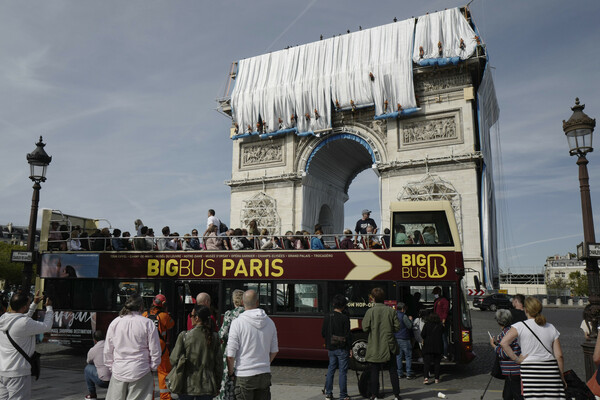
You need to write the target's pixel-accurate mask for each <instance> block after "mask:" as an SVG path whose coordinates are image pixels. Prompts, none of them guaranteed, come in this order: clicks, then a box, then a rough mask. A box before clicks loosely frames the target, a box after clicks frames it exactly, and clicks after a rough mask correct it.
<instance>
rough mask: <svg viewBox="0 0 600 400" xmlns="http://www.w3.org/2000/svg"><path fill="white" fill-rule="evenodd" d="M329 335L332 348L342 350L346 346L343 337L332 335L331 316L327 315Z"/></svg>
mask: <svg viewBox="0 0 600 400" xmlns="http://www.w3.org/2000/svg"><path fill="white" fill-rule="evenodd" d="M329 333H330V334H331V337H330V339H329V342H330V343H331V345H332V346H336V347H339V348H342V347H344V346H345V345H346V337H345V336H338V335H334V334H333V314H329Z"/></svg>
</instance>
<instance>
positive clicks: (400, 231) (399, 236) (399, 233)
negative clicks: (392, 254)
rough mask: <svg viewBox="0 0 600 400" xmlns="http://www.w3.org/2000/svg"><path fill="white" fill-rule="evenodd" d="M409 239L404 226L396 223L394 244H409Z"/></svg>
mask: <svg viewBox="0 0 600 400" xmlns="http://www.w3.org/2000/svg"><path fill="white" fill-rule="evenodd" d="M410 243H411V240H410V238H409V237H408V235H407V234H406V228H405V227H404V225H398V226H397V227H396V237H395V238H394V244H410Z"/></svg>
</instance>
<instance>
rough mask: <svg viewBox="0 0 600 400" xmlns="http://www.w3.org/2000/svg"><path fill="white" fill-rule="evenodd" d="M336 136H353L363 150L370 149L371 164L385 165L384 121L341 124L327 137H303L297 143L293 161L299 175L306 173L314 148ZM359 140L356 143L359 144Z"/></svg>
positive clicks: (385, 133)
mask: <svg viewBox="0 0 600 400" xmlns="http://www.w3.org/2000/svg"><path fill="white" fill-rule="evenodd" d="M337 135H352V136H355V137H356V138H357V139H359V140H360V141H362V142H364V143H365V144H363V146H364V147H365V148H367V147H368V148H370V150H369V151H371V152H372V153H373V157H374V162H373V164H376V165H380V164H385V163H387V159H388V157H387V151H386V146H385V143H384V140H385V138H386V135H387V132H386V128H385V122H384V121H371V126H368V125H367V124H365V123H349V124H344V123H342V124H340V125H339V126H337V127H335V128H333V130H332V131H331V133H329V134H327V135H318V136H307V137H304V138H303V139H302V140H301V141H300V142H299V143H298V147H297V156H296V158H295V160H294V166H295V170H296V171H298V172H299V173H307V172H308V171H307V167H308V164H309V162H308V161H309V158H310V157H311V155H312V154H313V152H314V150H315V148H316V147H318V146H322V143H324V142H327V141H331V139H330V138H331V137H333V136H337ZM359 140H356V141H357V142H359ZM361 144H362V143H361Z"/></svg>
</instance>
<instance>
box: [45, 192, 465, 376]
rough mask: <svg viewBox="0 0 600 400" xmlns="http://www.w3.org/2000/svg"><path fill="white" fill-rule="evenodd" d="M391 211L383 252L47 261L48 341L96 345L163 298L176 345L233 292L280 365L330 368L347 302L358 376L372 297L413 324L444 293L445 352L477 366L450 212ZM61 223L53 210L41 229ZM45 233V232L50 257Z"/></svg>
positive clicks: (431, 206) (437, 208)
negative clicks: (377, 294) (203, 295)
mask: <svg viewBox="0 0 600 400" xmlns="http://www.w3.org/2000/svg"><path fill="white" fill-rule="evenodd" d="M390 211H391V216H392V220H391V221H390V222H391V227H392V229H391V234H390V236H389V247H388V248H384V249H355V250H342V249H337V248H335V247H336V246H335V244H334V243H335V241H332V245H331V247H332V248H330V249H327V250H240V251H185V252H184V251H170V252H163V251H143V252H142V251H105V252H88V251H56V250H54V251H44V252H43V253H42V255H41V262H40V271H39V273H40V277H41V278H42V279H41V280H40V281H39V282H38V284H39V286H40V287H41V288H42V290H44V291H45V292H46V294H47V295H48V296H50V297H51V298H52V300H53V303H54V306H55V311H56V316H55V323H54V327H53V330H52V332H51V333H50V334H49V335H48V340H50V341H58V342H61V343H64V344H69V345H91V334H92V331H93V330H95V329H106V327H107V326H108V324H109V323H110V321H111V320H112V319H113V318H115V316H116V315H117V313H118V311H119V310H120V309H121V307H122V305H123V303H124V301H125V299H126V296H127V295H129V294H131V293H134V292H135V293H139V294H141V295H142V296H143V297H144V298H145V299H146V301H147V304H148V305H149V304H150V302H151V300H152V298H153V297H154V296H155V295H156V294H158V293H162V294H164V295H165V296H167V299H168V303H167V304H168V307H169V312H170V313H171V314H172V316H173V318H174V319H175V321H176V327H175V329H174V332H173V333H172V334H173V335H175V334H176V333H177V332H178V331H181V330H184V329H186V321H187V315H188V314H189V312H190V310H191V308H192V306H193V304H192V298H193V297H195V296H196V294H198V293H200V292H207V293H209V294H210V295H211V298H212V305H213V307H214V308H215V310H216V311H217V313H219V314H220V315H222V314H223V313H224V312H225V311H226V310H228V309H231V308H232V307H233V305H232V303H231V294H232V292H233V290H235V289H242V290H247V289H254V290H256V291H257V292H258V293H259V294H260V304H261V307H262V308H263V309H264V310H265V311H266V312H267V313H268V314H269V316H270V317H271V319H273V321H274V322H275V325H276V326H277V332H278V338H279V353H278V357H280V358H290V359H309V360H326V359H327V351H326V350H325V348H324V343H323V338H322V337H321V325H322V322H323V316H324V315H326V314H327V313H329V312H330V311H331V310H332V307H331V302H330V300H331V298H332V297H333V296H334V295H335V294H338V293H341V294H343V295H345V296H346V297H347V299H348V302H349V303H348V313H349V316H350V318H351V328H352V331H353V336H354V338H353V355H354V357H353V361H352V362H353V364H354V367H355V368H358V369H360V368H361V367H362V366H363V364H362V363H364V354H365V349H366V346H367V345H368V343H367V336H366V335H365V334H364V333H363V332H362V330H361V319H362V317H363V316H364V313H365V312H366V310H367V309H368V308H369V307H370V304H369V293H370V291H371V289H373V288H374V287H381V288H383V289H384V291H385V293H386V296H387V300H386V304H388V305H389V306H391V307H395V305H396V304H397V302H400V301H401V302H404V303H405V304H406V305H407V306H408V313H409V314H412V315H415V316H416V315H417V314H418V310H419V309H431V308H432V307H433V294H432V290H433V288H434V287H436V286H439V287H441V288H442V291H443V295H444V296H445V297H446V298H447V299H448V300H449V301H450V315H449V317H448V320H447V321H449V322H450V323H449V324H447V326H448V329H449V351H450V353H451V355H452V356H453V359H454V361H455V362H459V363H466V362H469V361H471V360H472V359H473V357H474V355H473V353H472V339H471V338H472V335H471V318H470V313H469V308H468V305H467V301H466V293H465V292H466V291H465V289H464V285H463V276H464V266H463V257H462V251H461V245H460V238H459V235H458V230H457V226H456V222H455V219H454V214H453V211H452V208H451V206H450V203H449V202H442V201H436V202H406V203H404V202H403V203H394V204H392V206H391V210H390ZM56 217H57V215H55V214H54V213H52V212H50V211H49V210H48V212H47V213H45V214H44V224H45V226H49V225H47V224H50V221H51V220H52V218H56ZM58 217H60V218H63V220H64V219H65V218H69V217H66V216H64V215H62V214H61V215H60V216H58ZM74 218H75V217H73V221H75V219H74ZM72 223H76V222H72ZM423 232H426V234H423ZM47 233H48V229H43V230H42V236H43V240H42V246H44V247H46V243H45V242H44V240H47ZM45 234H46V235H45ZM418 235H420V236H418ZM417 236H418V238H417ZM50 247H55V248H56V247H57V246H50ZM383 247H387V246H385V245H384V246H383ZM417 292H418V293H420V294H421V298H420V301H419V302H417V301H416V300H415V299H416V297H415V293H417Z"/></svg>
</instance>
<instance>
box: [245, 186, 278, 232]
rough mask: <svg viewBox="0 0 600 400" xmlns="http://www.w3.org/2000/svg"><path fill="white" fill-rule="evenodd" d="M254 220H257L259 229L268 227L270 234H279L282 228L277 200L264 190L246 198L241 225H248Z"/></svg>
mask: <svg viewBox="0 0 600 400" xmlns="http://www.w3.org/2000/svg"><path fill="white" fill-rule="evenodd" d="M252 220H256V222H257V225H258V229H263V228H266V229H267V230H268V231H269V234H271V235H278V234H279V233H280V230H281V219H280V218H279V213H278V212H277V200H275V199H274V198H272V197H270V196H267V195H266V194H265V193H264V192H259V193H257V194H255V195H254V196H252V197H250V198H249V199H247V200H244V201H243V204H242V211H241V218H240V222H241V224H242V226H241V227H242V228H246V227H248V224H250V221H252Z"/></svg>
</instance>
